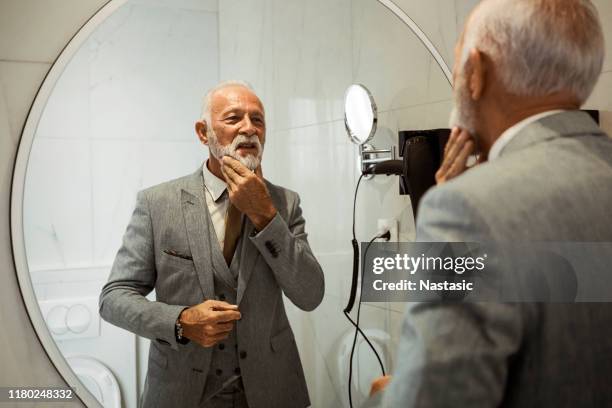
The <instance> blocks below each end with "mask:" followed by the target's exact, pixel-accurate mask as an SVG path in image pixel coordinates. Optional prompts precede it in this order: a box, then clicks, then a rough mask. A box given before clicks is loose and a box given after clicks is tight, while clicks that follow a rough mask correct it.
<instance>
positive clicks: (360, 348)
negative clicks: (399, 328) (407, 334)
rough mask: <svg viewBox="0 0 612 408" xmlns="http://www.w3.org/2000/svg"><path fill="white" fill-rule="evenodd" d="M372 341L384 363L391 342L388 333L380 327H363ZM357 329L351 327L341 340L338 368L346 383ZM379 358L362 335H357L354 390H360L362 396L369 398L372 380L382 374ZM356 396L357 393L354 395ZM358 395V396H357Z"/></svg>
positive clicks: (354, 359) (354, 360) (353, 379)
mask: <svg viewBox="0 0 612 408" xmlns="http://www.w3.org/2000/svg"><path fill="white" fill-rule="evenodd" d="M362 330H363V332H364V333H365V334H366V336H368V339H370V341H371V342H372V345H373V346H374V348H375V349H376V351H377V352H378V355H379V356H380V358H381V359H382V361H383V363H384V362H386V361H388V359H387V345H388V343H389V339H390V337H391V336H389V334H388V333H386V332H384V331H382V330H379V329H362ZM354 336H355V330H354V329H350V330H349V331H348V332H347V333H346V334H345V335H344V336H343V337H342V338H341V340H340V342H339V350H338V360H337V370H338V373H339V375H340V378H341V379H342V381H343V383H344V384H346V381H347V380H348V373H349V359H350V355H351V346H352V344H353V338H354ZM379 367H380V366H379V364H378V360H377V359H376V356H375V355H374V353H373V352H372V349H370V346H369V345H368V344H367V342H366V341H365V340H364V339H363V337H362V336H361V335H358V337H357V344H356V345H355V355H354V357H353V378H352V387H353V390H355V391H357V390H359V392H360V394H361V398H367V396H368V394H369V391H370V385H371V384H372V380H374V379H375V378H377V377H378V376H380V375H381V372H380V368H379ZM387 369H388V368H387ZM354 396H355V395H354ZM355 397H356V396H355Z"/></svg>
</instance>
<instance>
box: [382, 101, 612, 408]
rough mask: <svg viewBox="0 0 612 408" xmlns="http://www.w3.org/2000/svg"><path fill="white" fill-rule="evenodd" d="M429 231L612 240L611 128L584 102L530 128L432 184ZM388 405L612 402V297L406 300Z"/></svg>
mask: <svg viewBox="0 0 612 408" xmlns="http://www.w3.org/2000/svg"><path fill="white" fill-rule="evenodd" d="M417 239H418V240H419V241H424V242H427V241H430V242H433V241H437V242H452V241H468V242H493V241H496V242H504V241H505V242H521V241H590V242H592V241H612V139H610V138H608V137H607V136H606V135H605V134H604V133H602V131H601V130H600V129H599V128H598V127H597V125H596V124H595V123H594V122H593V121H592V120H591V119H590V118H589V117H588V116H587V115H586V114H584V113H581V112H577V111H574V112H564V113H559V114H556V115H553V116H549V117H546V118H544V119H542V120H540V121H538V122H536V123H534V124H531V125H529V126H528V127H526V128H525V129H523V130H522V131H521V132H520V133H519V134H517V135H516V137H515V138H514V139H513V140H512V141H511V142H510V143H509V144H508V145H507V146H506V148H505V149H504V150H503V152H502V154H501V156H500V157H499V158H498V159H497V160H494V161H492V162H490V163H485V164H482V165H480V166H477V167H476V168H474V169H472V170H469V171H468V172H466V173H465V174H464V175H462V176H460V177H458V178H456V179H455V180H452V181H450V182H449V183H447V184H444V185H442V186H440V187H436V188H433V189H432V190H430V191H429V192H428V193H427V194H426V196H425V197H424V198H423V200H422V203H421V206H420V208H419V217H418V220H417ZM395 365H396V368H395V373H394V378H393V380H392V382H391V384H390V386H389V388H388V389H387V391H386V392H385V393H384V394H385V395H384V405H385V406H386V407H393V408H395V407H446V406H453V407H497V406H507V407H553V406H554V407H578V406H581V407H582V406H588V407H603V406H612V381H611V380H610V373H611V372H612V305H609V304H605V303H599V304H596V303H591V304H586V303H582V304H558V303H557V304H550V303H549V304H545V303H522V304H521V303H506V304H503V303H471V304H452V305H451V304H436V303H416V304H409V305H408V307H407V311H406V315H405V320H404V324H403V329H402V336H401V341H400V346H399V349H398V354H397V359H396V362H395Z"/></svg>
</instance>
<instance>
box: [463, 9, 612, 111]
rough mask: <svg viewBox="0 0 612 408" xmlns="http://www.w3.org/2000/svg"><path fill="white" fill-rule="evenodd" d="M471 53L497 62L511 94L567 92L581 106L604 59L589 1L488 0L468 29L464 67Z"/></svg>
mask: <svg viewBox="0 0 612 408" xmlns="http://www.w3.org/2000/svg"><path fill="white" fill-rule="evenodd" d="M473 48H477V49H479V50H480V51H482V52H483V53H485V54H487V55H488V56H489V57H490V58H491V59H492V60H493V61H494V62H495V64H496V66H497V67H498V70H499V75H500V78H501V81H502V83H503V85H504V87H505V88H506V90H507V91H508V92H511V93H514V94H516V95H521V96H546V95H550V94H552V93H555V92H559V91H569V92H571V93H572V94H573V95H575V96H576V97H577V98H578V99H579V100H580V102H581V103H584V102H585V101H586V100H587V99H588V97H589V95H590V94H591V92H592V91H593V88H594V87H595V84H596V83H597V79H598V78H599V75H600V74H601V71H602V67H603V60H604V54H605V51H604V49H605V46H604V36H603V33H602V28H601V23H600V20H599V15H598V13H597V10H596V9H595V6H593V4H592V3H591V1H589V0H484V1H483V2H482V3H481V4H480V5H479V6H478V8H477V9H476V10H475V11H474V14H473V15H472V16H471V18H470V21H469V23H468V25H467V26H466V30H465V33H464V44H463V50H462V55H461V61H460V66H462V67H463V66H464V65H465V63H466V62H467V60H468V57H469V52H470V50H471V49H473Z"/></svg>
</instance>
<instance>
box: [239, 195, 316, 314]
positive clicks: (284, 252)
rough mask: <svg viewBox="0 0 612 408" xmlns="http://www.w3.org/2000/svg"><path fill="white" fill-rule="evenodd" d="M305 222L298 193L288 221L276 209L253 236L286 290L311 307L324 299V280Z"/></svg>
mask: <svg viewBox="0 0 612 408" xmlns="http://www.w3.org/2000/svg"><path fill="white" fill-rule="evenodd" d="M305 224H306V221H305V220H304V217H303V216H302V209H301V208H300V199H299V196H297V194H296V195H295V199H294V200H293V205H292V209H291V211H290V213H289V217H288V220H287V221H285V220H284V219H283V218H282V217H281V215H280V214H279V213H277V214H276V216H275V217H274V218H273V219H272V221H270V223H268V225H266V226H265V228H264V229H263V230H261V231H259V232H258V233H257V234H256V235H254V236H251V237H250V239H251V241H252V242H253V244H254V245H255V246H256V247H257V249H258V250H259V252H260V253H261V254H262V256H263V257H264V259H265V261H266V263H267V264H268V265H269V266H270V269H272V272H273V273H274V276H275V277H276V281H277V282H278V285H279V286H280V287H281V289H282V290H283V293H284V294H285V295H286V296H287V297H288V298H289V299H290V300H291V301H292V302H293V303H294V304H295V305H296V306H297V307H299V308H300V309H302V310H306V311H311V310H314V309H315V308H316V307H317V306H318V305H319V304H320V303H321V301H322V300H323V294H324V292H325V281H324V278H323V271H322V269H321V266H320V265H319V262H317V260H316V258H315V257H314V255H313V253H312V250H311V249H310V245H309V244H308V240H307V234H306V232H305Z"/></svg>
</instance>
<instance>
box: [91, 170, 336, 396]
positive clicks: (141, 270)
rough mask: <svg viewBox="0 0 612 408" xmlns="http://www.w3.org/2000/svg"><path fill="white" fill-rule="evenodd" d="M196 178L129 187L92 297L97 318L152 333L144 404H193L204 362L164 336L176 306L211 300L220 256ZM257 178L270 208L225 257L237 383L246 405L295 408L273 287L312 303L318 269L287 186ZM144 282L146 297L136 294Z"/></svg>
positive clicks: (302, 390)
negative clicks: (231, 276) (236, 317)
mask: <svg viewBox="0 0 612 408" xmlns="http://www.w3.org/2000/svg"><path fill="white" fill-rule="evenodd" d="M203 183H204V182H203V177H202V168H201V167H199V168H198V169H197V170H196V171H195V172H194V173H193V174H191V175H188V176H185V177H182V178H179V179H176V180H172V181H169V182H166V183H162V184H160V185H157V186H154V187H151V188H148V189H145V190H143V191H140V192H139V193H138V195H137V203H136V208H135V210H134V213H133V215H132V219H131V221H130V223H129V225H128V227H127V230H126V232H125V235H124V238H123V245H122V247H121V248H120V249H119V252H118V253H117V257H116V258H115V262H114V264H113V267H112V271H111V275H110V278H109V281H108V283H107V284H106V285H105V286H104V288H103V289H102V293H101V295H100V315H101V316H102V317H103V318H104V319H105V320H106V321H108V322H110V323H112V324H114V325H117V326H119V327H122V328H124V329H126V330H129V331H131V332H133V333H136V334H138V335H140V336H143V337H146V338H149V339H151V340H152V341H151V347H150V351H149V366H148V372H147V378H146V385H145V390H144V394H143V405H144V406H145V407H147V408H148V407H187V408H188V407H197V406H198V403H199V402H200V400H201V397H202V393H203V391H204V385H205V379H206V376H207V374H208V371H209V367H210V361H211V354H212V349H211V348H204V347H202V346H199V345H198V344H196V343H194V342H189V343H188V344H186V345H182V344H178V343H177V342H176V339H175V334H174V326H175V322H176V320H177V318H178V315H179V314H180V312H181V311H182V310H183V309H184V308H185V307H187V306H191V305H196V304H199V303H201V302H203V301H204V300H206V299H214V287H213V273H217V272H216V271H220V270H221V269H222V266H221V265H220V264H219V263H220V262H224V260H223V257H222V256H220V257H215V256H213V255H214V254H213V248H212V245H218V241H217V239H216V236H215V234H214V229H213V228H214V227H213V226H212V222H211V220H210V216H209V213H208V209H207V206H206V201H205V196H204V184H203ZM266 183H267V186H268V189H269V191H270V194H271V196H272V200H273V202H274V204H275V206H276V208H277V210H278V214H277V216H276V217H275V218H274V219H273V220H272V221H271V222H270V224H268V225H267V226H266V227H265V228H264V229H263V230H262V231H260V232H259V233H257V234H254V231H253V225H252V224H251V222H250V221H249V220H248V219H247V222H246V228H245V229H244V231H243V235H242V238H241V240H243V244H242V245H241V246H240V247H239V248H241V251H240V253H238V251H237V253H236V255H235V256H240V265H241V266H242V268H241V270H240V274H239V277H238V288H237V304H238V307H239V309H240V311H241V313H242V319H241V320H240V321H238V322H237V323H236V333H237V341H238V350H239V351H240V355H241V358H240V368H241V374H242V380H243V383H244V387H245V392H246V396H247V400H248V402H249V406H250V407H251V408H270V407H279V408H285V407H289V406H291V407H305V406H308V405H309V397H308V390H307V388H306V383H305V380H304V373H303V371H302V366H301V362H300V357H299V354H298V351H297V347H296V344H295V340H294V337H293V332H292V330H291V327H290V326H289V322H288V320H287V316H286V314H285V308H284V305H283V300H282V294H283V293H284V294H285V295H286V296H287V297H288V298H289V299H290V300H291V301H292V302H293V303H294V304H295V305H296V306H298V307H299V308H301V309H303V310H313V309H314V308H315V307H317V306H318V305H319V303H320V302H321V300H322V298H323V292H324V280H323V272H322V270H321V267H320V266H319V264H318V262H317V260H316V259H315V257H314V256H313V254H312V252H311V250H310V247H309V245H308V241H307V239H306V232H305V230H304V224H305V221H304V218H303V217H302V210H301V208H300V205H299V197H298V195H297V193H295V192H292V191H289V190H286V189H284V188H281V187H278V186H275V185H273V184H271V183H269V182H266ZM211 231H212V232H211ZM164 250H173V251H176V252H177V253H179V254H182V255H183V256H184V257H178V256H173V255H170V254H168V253H166V252H164ZM217 252H219V251H217ZM185 257H186V258H191V259H186V258H185ZM153 289H155V293H156V296H157V299H156V301H155V302H152V301H149V300H148V299H146V298H145V296H146V295H147V294H148V293H150V292H151V291H152V290H153Z"/></svg>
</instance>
